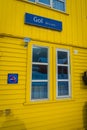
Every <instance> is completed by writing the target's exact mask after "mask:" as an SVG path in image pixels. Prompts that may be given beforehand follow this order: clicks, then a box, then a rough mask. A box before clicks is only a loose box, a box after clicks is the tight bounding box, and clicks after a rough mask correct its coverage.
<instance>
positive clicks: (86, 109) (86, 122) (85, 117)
mask: <svg viewBox="0 0 87 130" xmlns="http://www.w3.org/2000/svg"><path fill="white" fill-rule="evenodd" d="M83 123H84V124H83V125H84V129H85V130H87V102H86V103H85V105H84V108H83Z"/></svg>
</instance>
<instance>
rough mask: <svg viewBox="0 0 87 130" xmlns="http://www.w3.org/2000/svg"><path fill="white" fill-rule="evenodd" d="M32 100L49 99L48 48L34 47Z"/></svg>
mask: <svg viewBox="0 0 87 130" xmlns="http://www.w3.org/2000/svg"><path fill="white" fill-rule="evenodd" d="M32 54H33V58H32V88H31V90H32V91H31V92H32V93H31V99H32V100H35V99H46V98H48V48H45V47H39V46H33V51H32Z"/></svg>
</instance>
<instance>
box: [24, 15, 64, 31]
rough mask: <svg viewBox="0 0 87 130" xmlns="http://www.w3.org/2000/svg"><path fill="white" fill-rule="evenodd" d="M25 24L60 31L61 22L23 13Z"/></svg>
mask: <svg viewBox="0 0 87 130" xmlns="http://www.w3.org/2000/svg"><path fill="white" fill-rule="evenodd" d="M25 24H30V25H35V26H39V27H43V28H48V29H53V30H57V31H62V22H61V21H57V20H53V19H49V18H45V17H41V16H37V15H33V14H29V13H25Z"/></svg>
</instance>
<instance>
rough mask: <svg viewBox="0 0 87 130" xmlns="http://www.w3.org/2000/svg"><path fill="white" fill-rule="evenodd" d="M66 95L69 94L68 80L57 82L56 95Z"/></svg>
mask: <svg viewBox="0 0 87 130" xmlns="http://www.w3.org/2000/svg"><path fill="white" fill-rule="evenodd" d="M66 95H67V96H68V95H69V85H68V81H63V82H61V81H59V82H58V96H66Z"/></svg>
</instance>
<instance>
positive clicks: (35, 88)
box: [32, 82, 48, 100]
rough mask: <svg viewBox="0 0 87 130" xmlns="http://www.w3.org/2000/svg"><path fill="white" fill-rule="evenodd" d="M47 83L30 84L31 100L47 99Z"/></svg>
mask: <svg viewBox="0 0 87 130" xmlns="http://www.w3.org/2000/svg"><path fill="white" fill-rule="evenodd" d="M47 86H48V84H47V82H32V99H33V100H34V99H46V98H48V87H47Z"/></svg>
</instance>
